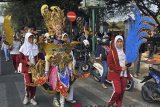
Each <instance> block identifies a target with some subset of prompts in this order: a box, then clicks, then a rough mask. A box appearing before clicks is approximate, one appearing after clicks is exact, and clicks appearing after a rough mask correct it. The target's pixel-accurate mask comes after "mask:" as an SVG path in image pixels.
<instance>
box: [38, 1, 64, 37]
mask: <svg viewBox="0 0 160 107" xmlns="http://www.w3.org/2000/svg"><path fill="white" fill-rule="evenodd" d="M41 14H42V16H43V18H44V22H45V24H46V27H47V29H48V32H49V34H50V35H54V34H55V33H56V32H57V30H62V29H63V28H64V22H65V16H64V12H63V10H61V9H60V8H59V7H58V6H51V7H50V9H49V8H48V5H47V4H44V5H43V6H42V7H41ZM57 25H59V26H60V27H61V28H60V29H57Z"/></svg>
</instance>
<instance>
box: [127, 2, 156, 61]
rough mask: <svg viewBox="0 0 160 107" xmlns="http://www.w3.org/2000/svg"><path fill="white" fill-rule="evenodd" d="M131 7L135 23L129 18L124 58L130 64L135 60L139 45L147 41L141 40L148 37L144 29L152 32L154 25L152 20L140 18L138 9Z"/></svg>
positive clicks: (145, 17) (134, 6)
mask: <svg viewBox="0 0 160 107" xmlns="http://www.w3.org/2000/svg"><path fill="white" fill-rule="evenodd" d="M132 6H133V8H131V11H132V12H133V14H134V17H135V21H134V20H133V19H132V17H131V16H129V31H128V36H127V40H126V58H127V62H130V63H132V62H134V61H135V60H136V58H137V57H138V52H139V48H140V46H141V44H143V43H145V42H146V41H147V40H146V39H145V38H143V37H148V36H149V34H148V33H147V32H146V29H149V30H153V26H155V25H156V22H155V20H154V19H152V18H150V17H147V16H141V13H140V11H139V9H138V7H137V6H136V5H134V4H132Z"/></svg>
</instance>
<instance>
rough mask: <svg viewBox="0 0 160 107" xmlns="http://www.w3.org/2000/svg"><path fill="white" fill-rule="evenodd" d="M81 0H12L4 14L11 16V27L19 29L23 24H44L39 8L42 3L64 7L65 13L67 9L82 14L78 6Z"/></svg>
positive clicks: (40, 25)
mask: <svg viewBox="0 0 160 107" xmlns="http://www.w3.org/2000/svg"><path fill="white" fill-rule="evenodd" d="M80 1H81V0H20V1H17V0H13V2H9V3H8V5H7V6H5V15H11V16H12V22H13V27H14V28H15V29H20V28H21V27H23V26H30V25H31V26H38V27H42V26H44V22H43V18H42V16H41V12H40V8H41V6H42V5H43V4H48V5H49V6H53V5H56V6H59V7H60V8H61V9H64V12H65V14H66V13H67V12H68V11H75V12H76V13H78V15H83V12H82V11H79V9H78V6H79V3H80Z"/></svg>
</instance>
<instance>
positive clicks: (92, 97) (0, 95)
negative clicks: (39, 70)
mask: <svg viewBox="0 0 160 107" xmlns="http://www.w3.org/2000/svg"><path fill="white" fill-rule="evenodd" d="M1 67H2V69H1V70H2V75H0V107H33V106H32V105H30V104H29V105H27V106H25V105H23V104H22V101H23V97H24V83H23V76H22V75H21V74H14V71H13V66H12V62H11V61H10V62H5V61H4V59H3V57H2V59H1ZM74 87H75V91H74V98H75V99H76V100H77V102H78V103H81V104H82V107H105V106H106V103H105V102H106V101H107V100H109V97H110V96H111V94H112V87H111V86H109V85H108V87H109V88H108V89H103V88H102V87H101V85H100V84H99V83H98V82H95V81H94V80H93V78H92V76H90V77H89V78H87V79H81V80H77V81H76V82H75V84H74ZM36 95H37V96H36V99H37V101H38V102H39V104H38V105H37V106H36V107H53V106H52V96H48V95H47V94H45V93H44V92H43V90H42V89H41V88H38V90H37V94H36ZM159 105H160V103H154V104H150V103H146V102H144V101H143V100H142V98H141V96H140V92H139V91H137V90H135V89H133V90H132V91H129V92H126V93H125V95H124V100H123V106H124V107H160V106H159ZM65 107H72V105H71V104H69V103H67V104H66V105H65ZM106 107H107V106H106Z"/></svg>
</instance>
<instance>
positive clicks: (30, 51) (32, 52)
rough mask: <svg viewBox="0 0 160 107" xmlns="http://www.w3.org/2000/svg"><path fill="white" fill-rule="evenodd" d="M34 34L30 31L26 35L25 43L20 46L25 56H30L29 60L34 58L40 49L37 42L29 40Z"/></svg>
mask: <svg viewBox="0 0 160 107" xmlns="http://www.w3.org/2000/svg"><path fill="white" fill-rule="evenodd" d="M30 36H32V33H30V32H28V33H26V35H25V39H24V43H23V45H22V46H21V48H20V50H19V51H20V52H21V53H23V54H24V55H25V56H28V57H29V60H32V59H33V58H34V57H35V56H37V55H38V53H39V50H38V46H37V45H36V44H34V43H33V44H32V43H30V42H29V40H28V39H29V37H30Z"/></svg>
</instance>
